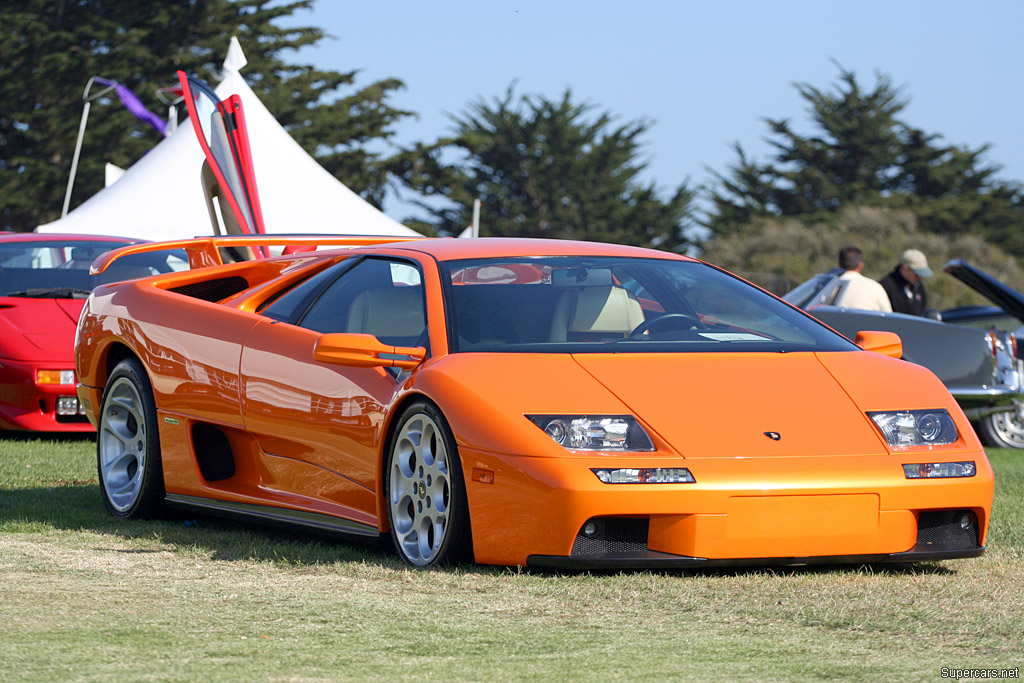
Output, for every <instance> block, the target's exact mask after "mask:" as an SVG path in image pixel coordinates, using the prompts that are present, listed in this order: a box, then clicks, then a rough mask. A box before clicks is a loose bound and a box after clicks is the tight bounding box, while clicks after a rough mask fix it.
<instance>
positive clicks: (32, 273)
mask: <svg viewBox="0 0 1024 683" xmlns="http://www.w3.org/2000/svg"><path fill="white" fill-rule="evenodd" d="M127 244H128V243H127V242H97V241H92V240H89V241H85V240H82V241H73V240H72V241H60V242H56V241H39V242H21V241H19V242H9V243H0V296H14V297H39V298H84V297H86V296H88V295H89V292H91V291H92V289H93V288H94V287H96V286H97V285H101V284H106V283H108V282H118V281H120V280H129V279H132V278H137V277H149V276H150V275H158V274H160V273H169V272H172V271H177V270H183V269H186V268H188V260H187V257H186V256H185V254H184V252H182V251H179V250H173V251H171V250H168V251H161V252H152V253H147V254H135V255H132V256H126V257H125V258H123V259H120V260H118V261H116V262H114V264H113V265H112V266H111V267H110V268H108V269H107V270H106V271H105V272H104V273H102V274H101V275H90V274H89V266H90V265H92V262H93V261H94V260H95V259H96V257H97V256H99V255H100V254H102V253H104V252H107V251H110V250H111V249H117V248H119V247H123V246H126V245H127Z"/></svg>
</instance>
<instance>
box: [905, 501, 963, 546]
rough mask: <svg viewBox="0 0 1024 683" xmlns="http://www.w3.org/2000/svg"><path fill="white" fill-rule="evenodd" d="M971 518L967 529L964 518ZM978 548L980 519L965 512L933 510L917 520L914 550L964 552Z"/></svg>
mask: <svg viewBox="0 0 1024 683" xmlns="http://www.w3.org/2000/svg"><path fill="white" fill-rule="evenodd" d="M965 515H966V516H967V517H969V518H970V523H969V524H968V526H967V527H964V525H963V522H962V520H963V518H964V516H965ZM977 547H978V519H977V517H975V515H974V513H973V512H967V511H964V510H931V511H928V512H921V513H920V514H918V518H917V546H916V547H915V548H914V550H918V551H921V550H962V549H965V548H977Z"/></svg>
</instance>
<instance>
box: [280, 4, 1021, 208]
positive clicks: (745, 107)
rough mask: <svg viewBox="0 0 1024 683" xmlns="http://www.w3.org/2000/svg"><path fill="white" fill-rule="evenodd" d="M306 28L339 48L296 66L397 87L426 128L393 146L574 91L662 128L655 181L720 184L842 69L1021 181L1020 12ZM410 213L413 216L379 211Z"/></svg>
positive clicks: (466, 8) (652, 159)
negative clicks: (462, 120)
mask: <svg viewBox="0 0 1024 683" xmlns="http://www.w3.org/2000/svg"><path fill="white" fill-rule="evenodd" d="M295 21H296V23H297V24H300V25H315V26H319V27H321V28H323V29H324V30H325V31H326V32H327V33H328V34H330V35H331V36H333V39H329V40H324V41H322V42H321V44H320V45H319V46H318V47H317V48H315V49H306V50H303V51H301V52H299V53H298V54H297V55H296V56H295V60H296V61H299V62H308V63H313V64H315V65H316V66H318V67H320V68H330V69H336V70H339V71H348V70H352V69H359V70H360V74H359V76H358V80H357V84H358V85H368V84H369V83H371V82H372V81H374V80H378V79H381V78H389V77H395V78H399V79H401V80H403V81H404V82H405V84H406V89H405V90H404V91H402V92H400V93H398V95H397V96H396V97H395V98H394V99H393V104H394V105H396V106H399V107H403V108H406V109H410V110H413V111H415V112H417V113H418V114H419V116H420V118H419V119H418V120H416V121H409V122H406V123H404V124H402V125H401V127H400V128H399V129H398V138H397V139H398V141H399V142H403V143H404V142H412V141H415V140H422V141H432V140H434V139H435V138H437V137H438V136H440V135H442V134H444V133H446V132H448V131H449V130H450V120H449V118H448V114H458V113H459V112H461V111H463V110H464V108H465V107H466V105H467V104H468V103H470V102H471V101H474V100H476V99H478V98H480V97H483V98H485V99H488V100H490V99H492V98H493V97H495V96H499V95H502V94H503V93H504V92H505V90H506V88H507V87H508V86H509V84H510V83H512V82H513V81H516V82H517V92H520V93H539V94H543V95H545V96H547V97H549V98H557V97H559V96H560V95H561V94H562V93H563V92H564V90H565V88H566V87H571V88H572V90H573V93H574V97H575V99H577V100H578V101H586V102H589V103H592V104H594V105H596V106H597V108H598V109H599V110H607V111H610V112H612V113H613V114H615V115H616V116H618V117H619V119H620V120H621V121H623V122H625V121H630V120H634V119H639V118H647V119H650V120H652V121H653V122H654V124H653V126H652V128H651V129H650V131H649V132H648V134H647V135H646V137H645V138H644V141H645V147H644V152H645V154H646V156H647V159H648V161H649V168H648V171H647V175H646V179H647V180H649V181H654V182H655V183H656V184H657V185H658V187H659V188H661V189H662V190H663V191H664V192H666V193H668V192H669V191H670V190H671V189H674V188H675V187H676V186H678V185H679V184H680V183H681V182H683V180H684V179H686V178H689V179H690V182H691V184H698V183H704V182H709V181H710V179H711V178H710V174H709V172H708V170H707V169H708V168H711V169H714V170H717V171H720V172H724V171H725V169H726V167H727V166H728V165H729V164H730V163H732V162H733V161H735V155H734V153H733V152H732V150H731V149H730V145H731V143H732V142H733V141H739V142H740V143H741V144H742V145H743V146H744V148H745V149H746V150H747V151H748V152H751V153H754V154H755V155H757V156H763V155H765V154H767V153H768V150H769V148H768V146H767V145H766V144H765V143H764V142H763V141H762V138H763V137H764V135H765V133H766V127H765V125H764V123H763V122H762V118H763V117H771V118H790V119H792V120H794V121H795V122H796V123H797V124H798V126H797V128H798V129H800V130H805V131H806V130H809V127H808V125H807V119H806V116H805V112H804V106H803V104H804V103H803V101H802V100H801V98H800V97H799V95H798V94H797V93H796V90H795V89H794V88H793V84H794V83H797V82H806V83H810V84H811V85H814V86H817V87H827V86H828V85H829V84H831V83H833V82H834V81H835V79H836V77H837V74H838V71H837V69H836V67H835V65H834V64H833V63H832V61H831V60H836V61H838V62H839V63H840V64H842V65H843V66H844V67H846V68H847V69H850V70H852V71H854V72H855V73H856V74H857V76H858V79H859V81H860V82H861V84H862V85H864V86H865V87H870V86H873V85H874V83H875V73H876V72H882V73H885V74H887V75H888V76H889V77H890V78H891V79H892V81H893V82H894V83H895V84H897V85H902V86H904V88H905V90H904V94H905V95H906V96H908V97H909V99H910V105H909V107H908V108H907V109H906V110H905V111H904V115H903V118H904V120H905V121H907V122H908V123H909V124H911V125H913V126H916V127H918V128H921V129H923V130H925V131H928V132H930V133H938V134H941V135H942V136H943V140H944V142H946V143H949V144H962V145H968V146H970V147H972V148H974V147H977V146H980V145H982V144H985V143H990V144H991V145H992V148H991V150H990V151H989V152H988V154H987V156H986V157H985V159H986V160H987V161H988V162H991V163H996V164H999V165H1001V166H1002V167H1003V171H1002V173H1001V177H1003V178H1005V179H1010V180H1017V181H1024V135H1022V133H1021V126H1022V119H1024V116H1022V114H1024V74H1022V70H1024V38H1022V36H1021V30H1022V27H1024V2H1018V1H1016V0H988V1H978V2H952V1H950V0H929V1H927V2H926V1H922V0H904V1H892V0H890V1H887V2H882V1H879V0H859V1H857V2H853V1H848V2H838V1H836V2H830V1H826V0H818V1H815V2H812V1H810V0H771V1H763V2H754V1H753V0H748V1H743V2H741V1H734V2H727V1H720V2H708V1H706V0H705V1H704V2H689V1H683V0H679V1H676V2H670V1H654V0H634V2H631V3H626V2H609V1H606V0H591V1H589V2H582V1H561V2H559V1H557V0H548V1H546V2H544V1H540V0H521V1H512V2H505V1H504V0H499V1H492V2H468V1H465V0H452V1H445V0H440V1H439V2H409V1H407V0H394V1H392V2H389V3H378V2H348V1H343V0H316V3H315V5H314V10H313V11H312V12H299V13H298V14H297V15H296V17H295ZM385 210H386V212H387V213H388V214H389V215H392V217H394V218H397V219H399V220H401V219H402V218H404V217H406V216H408V215H409V213H410V209H409V208H408V207H407V206H404V205H402V204H400V203H398V202H394V201H392V202H390V203H389V204H388V205H387V206H386V207H385Z"/></svg>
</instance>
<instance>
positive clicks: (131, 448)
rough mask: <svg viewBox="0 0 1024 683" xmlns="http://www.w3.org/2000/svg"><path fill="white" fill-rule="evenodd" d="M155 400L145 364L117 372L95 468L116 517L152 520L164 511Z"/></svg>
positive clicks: (127, 364) (130, 362) (102, 417)
mask: <svg viewBox="0 0 1024 683" xmlns="http://www.w3.org/2000/svg"><path fill="white" fill-rule="evenodd" d="M156 424H157V423H156V401H155V400H154V398H153V388H152V386H151V385H150V383H149V377H148V376H147V375H146V371H145V369H144V368H143V367H142V364H141V363H140V362H139V361H137V360H136V359H134V358H126V359H125V360H123V361H121V362H120V363H118V364H117V365H116V366H115V367H114V371H113V372H112V373H111V374H110V379H108V380H107V386H106V388H104V390H103V398H102V400H101V401H100V412H99V419H98V424H97V428H96V431H97V434H96V463H97V469H98V470H99V478H100V492H101V493H102V494H103V502H104V503H105V504H106V506H107V509H108V510H109V511H110V512H111V514H113V515H115V516H117V517H124V518H136V517H152V516H154V515H156V514H158V513H159V512H160V511H162V509H163V504H164V475H163V467H162V465H161V462H160V437H159V434H158V433H157V426H156Z"/></svg>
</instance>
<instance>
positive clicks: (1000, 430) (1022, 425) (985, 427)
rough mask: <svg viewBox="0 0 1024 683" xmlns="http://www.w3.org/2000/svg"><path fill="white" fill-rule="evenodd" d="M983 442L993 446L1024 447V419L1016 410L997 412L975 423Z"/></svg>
mask: <svg viewBox="0 0 1024 683" xmlns="http://www.w3.org/2000/svg"><path fill="white" fill-rule="evenodd" d="M974 426H975V428H976V429H977V431H978V436H979V437H981V441H982V443H984V444H985V445H986V446H990V447H992V448H1013V449H1021V448H1024V420H1021V419H1020V417H1018V416H1017V412H1016V411H1010V412H1006V413H995V414H993V415H989V416H987V417H983V418H982V419H980V420H978V421H977V422H976V423H974Z"/></svg>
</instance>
